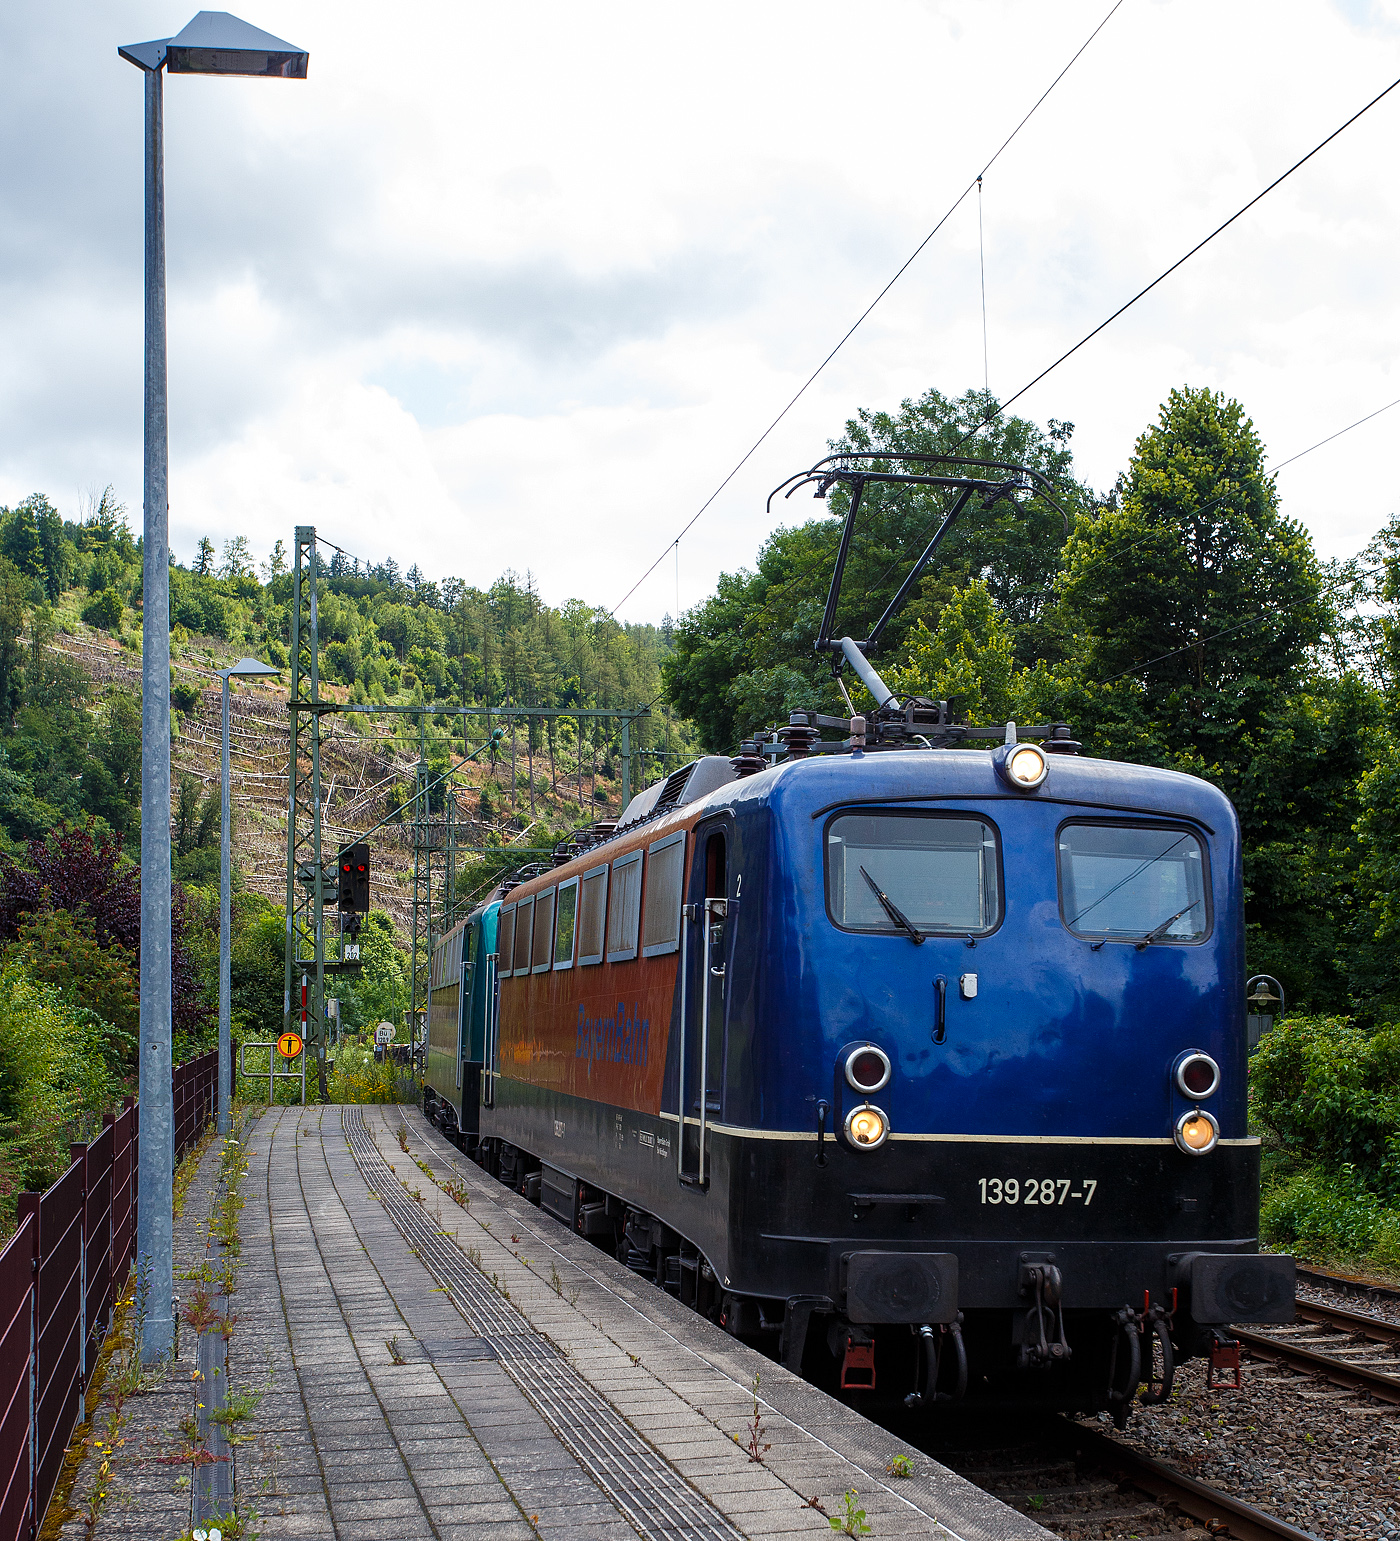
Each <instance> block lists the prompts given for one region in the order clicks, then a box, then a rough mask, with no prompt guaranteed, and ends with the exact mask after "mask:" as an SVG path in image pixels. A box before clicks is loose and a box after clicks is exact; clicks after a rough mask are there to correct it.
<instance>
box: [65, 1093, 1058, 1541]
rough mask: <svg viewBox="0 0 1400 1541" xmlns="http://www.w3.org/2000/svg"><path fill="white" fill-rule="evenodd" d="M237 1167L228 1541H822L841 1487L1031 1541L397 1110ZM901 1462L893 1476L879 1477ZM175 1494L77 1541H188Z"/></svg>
mask: <svg viewBox="0 0 1400 1541" xmlns="http://www.w3.org/2000/svg"><path fill="white" fill-rule="evenodd" d="M400 1130H402V1131H403V1136H404V1139H405V1140H406V1142H407V1145H408V1150H407V1151H404V1150H403V1149H402V1148H401V1144H400V1138H399V1131H400ZM246 1148H247V1156H248V1165H249V1170H248V1174H247V1177H246V1179H245V1180H244V1182H243V1185H242V1192H243V1196H244V1199H245V1209H244V1211H243V1217H242V1224H241V1226H240V1231H241V1236H242V1266H241V1269H240V1272H239V1276H238V1287H237V1293H236V1296H235V1299H234V1309H235V1310H236V1313H237V1323H236V1325H235V1328H234V1330H233V1333H232V1337H231V1341H230V1343H229V1348H228V1375H229V1386H230V1393H231V1394H234V1393H237V1392H238V1391H240V1390H246V1389H251V1390H254V1391H258V1392H261V1400H260V1402H259V1404H258V1406H257V1408H256V1410H255V1412H254V1413H253V1415H252V1416H251V1417H250V1418H249V1419H248V1420H247V1421H246V1422H245V1423H244V1424H242V1425H241V1426H240V1432H239V1434H238V1437H237V1439H236V1440H235V1442H234V1443H233V1445H232V1467H233V1484H234V1489H235V1492H236V1495H237V1499H238V1504H239V1508H240V1511H241V1512H242V1513H243V1515H244V1517H245V1526H246V1531H245V1533H247V1534H256V1535H258V1536H262V1537H268V1538H271V1537H296V1538H312V1537H314V1538H321V1537H325V1538H328V1541H419V1538H423V1541H428V1538H432V1541H456V1538H467V1537H472V1538H476V1537H483V1538H484V1537H487V1536H489V1537H491V1538H492V1541H517V1538H519V1541H524V1538H533V1537H542V1538H549V1541H553V1538H559V1541H634V1538H635V1537H637V1536H638V1535H639V1534H640V1535H642V1536H646V1537H656V1538H657V1541H662V1538H665V1541H673V1538H674V1541H682V1538H685V1541H690V1538H705V1541H710V1538H714V1541H737V1538H740V1537H750V1538H760V1537H768V1536H774V1537H777V1536H784V1537H785V1536H790V1535H791V1536H797V1535H803V1534H806V1535H813V1536H820V1535H825V1536H830V1535H832V1534H833V1528H832V1526H831V1524H830V1521H829V1516H831V1515H840V1514H842V1513H844V1504H843V1498H842V1495H844V1494H845V1493H846V1492H847V1491H849V1490H854V1491H855V1492H856V1494H857V1495H858V1497H857V1499H856V1503H857V1504H858V1506H859V1507H860V1508H861V1509H863V1510H864V1511H865V1522H866V1524H868V1525H869V1527H870V1529H869V1530H868V1531H861V1532H858V1533H859V1534H868V1535H870V1536H871V1537H872V1538H878V1537H886V1536H949V1537H958V1538H963V1541H1022V1538H1025V1541H1030V1538H1033V1537H1034V1538H1045V1537H1047V1536H1048V1535H1049V1532H1047V1531H1045V1530H1043V1529H1042V1528H1041V1527H1040V1526H1038V1525H1036V1524H1035V1523H1034V1522H1033V1521H1032V1520H1030V1519H1028V1518H1026V1517H1025V1516H1023V1515H1021V1514H1018V1513H1017V1512H1016V1511H1014V1510H1012V1509H1009V1508H1006V1507H1004V1506H1003V1505H1001V1504H1000V1503H998V1502H997V1501H996V1500H994V1499H993V1498H991V1497H990V1496H988V1495H987V1494H986V1493H984V1492H982V1491H981V1490H980V1489H978V1488H975V1487H973V1486H972V1485H971V1484H969V1483H968V1482H966V1481H964V1480H963V1479H962V1478H961V1477H958V1476H956V1475H955V1474H954V1473H952V1472H949V1471H947V1470H946V1469H945V1468H943V1467H940V1466H939V1465H937V1463H935V1462H934V1461H932V1460H931V1459H930V1458H929V1457H928V1456H926V1455H924V1454H923V1453H922V1452H920V1451H918V1450H916V1449H914V1448H913V1447H911V1446H908V1445H906V1444H904V1443H903V1442H902V1441H900V1440H898V1439H896V1438H894V1437H892V1436H891V1435H890V1434H889V1433H887V1432H886V1431H885V1430H883V1429H881V1428H878V1427H877V1426H876V1425H874V1424H872V1423H870V1422H869V1421H868V1420H866V1419H864V1418H862V1417H861V1416H860V1415H859V1414H857V1413H854V1412H853V1411H852V1410H851V1409H850V1408H848V1407H845V1406H844V1405H842V1404H840V1403H838V1402H836V1401H834V1400H833V1399H832V1398H830V1397H828V1396H826V1395H825V1394H824V1393H823V1392H821V1391H818V1390H817V1389H815V1388H814V1387H812V1386H810V1385H808V1384H806V1383H805V1382H803V1381H801V1380H800V1379H798V1378H797V1377H795V1376H793V1375H791V1374H790V1373H788V1372H787V1371H786V1370H784V1369H783V1368H782V1367H781V1366H779V1365H777V1364H775V1363H773V1362H772V1361H771V1360H769V1359H767V1358H765V1357H764V1356H762V1355H761V1354H758V1353H756V1352H755V1351H753V1350H751V1349H750V1348H748V1347H747V1346H746V1345H744V1344H743V1343H740V1342H738V1341H737V1340H736V1339H733V1338H730V1337H729V1336H728V1335H727V1334H726V1333H724V1332H723V1331H721V1330H720V1329H719V1328H717V1327H715V1326H714V1325H713V1324H711V1323H710V1322H708V1321H707V1320H705V1319H703V1318H701V1317H699V1316H697V1315H696V1314H695V1313H694V1312H692V1311H690V1310H688V1309H686V1308H685V1307H683V1306H681V1305H680V1304H679V1302H677V1301H676V1300H674V1299H673V1298H672V1297H670V1296H669V1295H667V1294H665V1293H664V1292H663V1291H660V1290H657V1289H655V1288H654V1287H652V1286H650V1285H649V1284H647V1283H646V1282H644V1281H641V1280H639V1279H638V1278H637V1277H636V1276H635V1275H633V1274H631V1273H629V1272H628V1271H627V1269H626V1268H624V1267H623V1266H622V1265H621V1264H619V1263H617V1262H616V1261H615V1260H614V1259H613V1258H611V1257H610V1256H608V1255H607V1254H605V1253H603V1252H601V1251H599V1250H598V1249H597V1248H595V1247H593V1246H591V1245H590V1244H589V1243H588V1242H586V1241H585V1240H583V1239H582V1238H579V1237H576V1236H574V1235H573V1234H572V1232H570V1231H569V1230H568V1229H567V1228H566V1227H564V1226H562V1225H560V1224H559V1223H558V1222H557V1221H555V1220H554V1219H553V1218H552V1217H550V1216H549V1215H547V1214H545V1213H544V1212H542V1211H540V1210H539V1209H537V1208H535V1207H534V1206H533V1205H531V1204H529V1203H528V1202H527V1201H525V1200H524V1199H522V1198H520V1197H519V1196H517V1195H515V1194H512V1193H511V1192H509V1191H508V1190H507V1189H505V1188H503V1187H502V1186H501V1185H500V1184H498V1183H496V1182H495V1181H494V1180H492V1179H491V1178H488V1177H487V1176H486V1175H485V1174H484V1173H483V1172H482V1171H481V1170H480V1169H479V1168H478V1167H476V1166H475V1165H474V1164H473V1163H472V1162H470V1161H468V1160H467V1159H466V1158H465V1157H464V1156H462V1154H461V1153H460V1152H459V1151H457V1150H456V1148H455V1147H454V1146H452V1145H451V1144H449V1143H448V1142H447V1141H446V1140H444V1139H443V1138H442V1136H441V1135H440V1134H439V1133H438V1132H437V1131H436V1130H435V1129H433V1128H432V1127H431V1126H430V1125H429V1124H427V1123H426V1122H425V1121H424V1120H423V1118H422V1116H421V1114H420V1113H419V1111H418V1110H417V1109H416V1108H411V1107H393V1106H391V1107H356V1108H342V1107H336V1106H325V1107H319V1106H318V1107H307V1108H299V1107H294V1108H280V1109H279V1108H274V1109H271V1110H269V1111H267V1112H265V1113H263V1114H262V1115H261V1116H260V1117H258V1118H257V1119H256V1120H254V1121H253V1122H252V1123H251V1125H250V1127H249V1129H248V1131H247V1135H246ZM420 1163H421V1167H420ZM424 1168H425V1169H426V1171H425V1170H423V1169H424ZM447 1186H451V1187H453V1188H455V1190H456V1192H457V1193H458V1194H459V1195H461V1196H462V1197H464V1198H465V1199H466V1203H465V1204H462V1203H458V1202H456V1201H454V1198H453V1197H451V1196H450V1195H449V1194H448V1192H446V1191H444V1189H445V1187H447ZM397 1360H401V1361H403V1362H402V1363H398V1362H396V1361H397ZM184 1373H188V1372H187V1371H186V1372H184ZM755 1376H757V1377H759V1380H758V1412H759V1420H760V1424H761V1430H762V1432H761V1441H760V1442H761V1444H762V1446H764V1447H765V1448H764V1449H763V1451H762V1456H763V1459H762V1461H761V1462H754V1461H751V1460H750V1459H749V1454H748V1449H747V1444H748V1439H749V1431H750V1428H751V1425H752V1420H753V1415H754V1397H755V1392H754V1379H755ZM172 1379H173V1380H174V1379H178V1374H177V1376H176V1377H174V1378H172ZM177 1411H178V1410H177ZM896 1454H902V1455H904V1456H906V1457H907V1458H908V1459H909V1460H910V1461H911V1462H912V1464H913V1468H914V1475H913V1477H911V1478H908V1479H903V1480H900V1479H896V1478H893V1477H891V1476H889V1475H887V1473H886V1467H887V1465H888V1463H889V1461H890V1458H891V1457H892V1456H893V1455H896ZM173 1475H174V1474H172V1473H171V1472H170V1471H169V1469H168V1467H167V1468H162V1469H161V1473H160V1482H159V1486H160V1487H161V1488H162V1489H163V1491H164V1494H165V1495H168V1496H165V1497H164V1498H163V1501H162V1502H160V1503H158V1504H157V1503H150V1506H149V1507H147V1504H146V1503H143V1502H142V1501H141V1500H142V1498H147V1499H153V1498H154V1497H155V1494H154V1493H153V1492H151V1493H147V1494H142V1495H140V1496H137V1501H136V1503H135V1504H134V1505H127V1506H124V1507H123V1509H122V1511H121V1513H120V1515H118V1513H116V1512H113V1513H111V1514H109V1515H104V1516H103V1519H102V1522H101V1523H99V1525H98V1526H97V1528H96V1531H95V1535H96V1537H97V1538H99V1541H100V1538H101V1537H102V1536H104V1535H106V1534H108V1532H109V1531H110V1532H111V1533H112V1534H114V1535H115V1534H117V1533H118V1532H120V1533H123V1534H143V1535H148V1536H150V1537H152V1538H154V1537H168V1538H170V1541H174V1538H176V1537H178V1536H180V1535H181V1534H183V1535H185V1536H188V1534H189V1530H188V1526H189V1524H190V1519H189V1510H188V1507H185V1508H184V1510H183V1513H181V1512H180V1505H181V1504H182V1503H184V1504H185V1505H187V1504H188V1499H187V1498H184V1499H181V1498H180V1497H179V1496H177V1495H178V1493H179V1491H180V1489H179V1487H178V1486H177V1484H176V1483H175V1482H172V1476H173ZM153 1485H154V1484H153ZM185 1491H188V1490H187V1489H186V1490H185ZM133 1496H136V1495H133ZM142 1510H144V1511H145V1513H144V1515H142V1513H141V1511H142ZM143 1520H144V1525H143V1523H142V1522H143Z"/></svg>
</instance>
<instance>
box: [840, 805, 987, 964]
mask: <svg viewBox="0 0 1400 1541" xmlns="http://www.w3.org/2000/svg"><path fill="white" fill-rule="evenodd" d="M882 895H883V898H882V897H881V896H882ZM826 902H827V909H828V910H829V911H830V914H831V918H832V920H834V921H835V922H836V924H837V925H838V926H841V927H842V928H843V929H845V930H847V931H878V932H883V933H886V934H893V935H901V934H903V933H905V932H906V931H907V930H908V929H909V927H910V926H912V927H913V928H914V929H915V930H916V931H918V932H920V933H921V934H932V933H938V932H944V931H951V932H955V933H957V934H959V935H966V934H968V933H973V932H979V931H991V930H993V929H994V928H995V927H996V926H997V924H998V923H999V921H1000V920H1001V883H1000V881H999V876H998V863H997V837H996V831H995V830H994V829H993V828H992V826H991V825H990V824H987V823H984V822H983V821H982V820H981V819H975V818H959V817H956V816H948V815H945V814H931V813H902V812H901V813H842V814H837V816H836V817H835V818H834V819H832V821H831V822H830V824H828V825H827V828H826ZM896 912H897V914H898V916H902V917H903V919H904V920H905V921H907V922H908V925H903V924H901V923H900V920H899V919H898V918H896Z"/></svg>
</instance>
